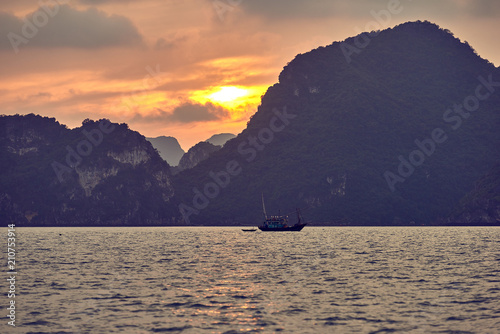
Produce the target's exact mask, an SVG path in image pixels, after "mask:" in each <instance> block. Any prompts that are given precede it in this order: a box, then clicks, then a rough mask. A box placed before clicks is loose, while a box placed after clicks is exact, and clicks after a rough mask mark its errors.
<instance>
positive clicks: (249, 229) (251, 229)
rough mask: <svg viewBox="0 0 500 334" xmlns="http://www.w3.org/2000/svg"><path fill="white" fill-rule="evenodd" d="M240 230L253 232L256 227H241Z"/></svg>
mask: <svg viewBox="0 0 500 334" xmlns="http://www.w3.org/2000/svg"><path fill="white" fill-rule="evenodd" d="M241 230H242V231H243V232H255V231H257V229H256V228H242V229H241Z"/></svg>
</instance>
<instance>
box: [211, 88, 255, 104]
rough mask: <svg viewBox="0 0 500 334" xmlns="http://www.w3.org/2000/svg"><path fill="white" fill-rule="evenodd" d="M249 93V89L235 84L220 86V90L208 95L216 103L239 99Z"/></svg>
mask: <svg viewBox="0 0 500 334" xmlns="http://www.w3.org/2000/svg"><path fill="white" fill-rule="evenodd" d="M247 95H248V91H247V90H246V89H243V88H239V87H235V86H224V87H220V88H219V90H218V91H216V92H214V93H212V94H210V95H208V96H207V97H208V99H210V100H211V101H213V102H216V103H225V102H231V101H235V100H238V99H240V98H242V97H244V96H247Z"/></svg>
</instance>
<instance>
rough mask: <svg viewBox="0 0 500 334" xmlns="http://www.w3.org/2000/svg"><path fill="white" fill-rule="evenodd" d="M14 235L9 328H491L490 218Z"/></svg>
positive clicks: (494, 307)
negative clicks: (427, 223)
mask: <svg viewBox="0 0 500 334" xmlns="http://www.w3.org/2000/svg"><path fill="white" fill-rule="evenodd" d="M18 232H19V234H18V273H19V275H18V282H19V283H18V289H19V295H18V296H17V298H16V305H18V309H17V312H18V313H17V314H16V315H17V320H18V323H19V324H20V325H21V326H19V327H17V328H16V331H14V332H15V333H29V332H32V333H39V332H43V333H119V332H121V333H155V332H167V333H180V332H182V333H245V332H253V333H273V332H283V333H371V332H373V333H386V332H402V333H458V332H460V333H468V332H471V333H495V332H496V329H497V328H499V327H500V326H499V325H500V313H499V308H500V302H499V300H500V298H499V291H500V284H499V283H500V274H499V268H500V265H499V263H500V229H498V228H430V227H429V228H424V227H422V228H417V227H411V228H407V227H406V228H405V227H397V228H396V227H394V228H391V227H373V228H362V227H353V228H348V227H306V228H305V229H304V230H303V231H302V232H285V233H272V232H267V233H264V232H255V233H245V232H242V231H241V229H240V228H222V227H220V228H219V227H218V228H215V227H214V228H208V227H203V228H180V227H175V228H158V227H157V228H149V227H147V228H22V229H19V231H18ZM2 256H3V257H5V254H2ZM2 260H4V259H3V258H2ZM2 326H3V325H2Z"/></svg>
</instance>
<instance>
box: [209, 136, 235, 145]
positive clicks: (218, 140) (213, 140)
mask: <svg viewBox="0 0 500 334" xmlns="http://www.w3.org/2000/svg"><path fill="white" fill-rule="evenodd" d="M235 137H236V136H235V135H233V134H232V133H219V134H216V135H213V136H212V137H210V138H208V139H207V140H205V141H206V142H209V143H210V144H212V145H215V146H224V144H225V143H226V142H227V141H228V140H230V139H233V138H235Z"/></svg>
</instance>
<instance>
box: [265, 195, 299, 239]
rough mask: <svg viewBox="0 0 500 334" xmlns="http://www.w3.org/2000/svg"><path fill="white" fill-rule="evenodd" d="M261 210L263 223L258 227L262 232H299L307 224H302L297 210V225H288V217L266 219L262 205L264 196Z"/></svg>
mask: <svg viewBox="0 0 500 334" xmlns="http://www.w3.org/2000/svg"><path fill="white" fill-rule="evenodd" d="M262 209H263V210H264V218H265V220H264V223H263V224H262V225H260V226H259V229H260V230H261V231H264V232H271V231H272V232H279V231H283V232H285V231H297V232H298V231H301V230H302V229H303V228H304V226H306V225H307V223H302V218H301V216H300V211H299V209H297V223H296V224H294V225H288V215H284V216H281V215H279V216H271V217H268V216H267V213H266V207H265V205H264V196H262Z"/></svg>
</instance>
